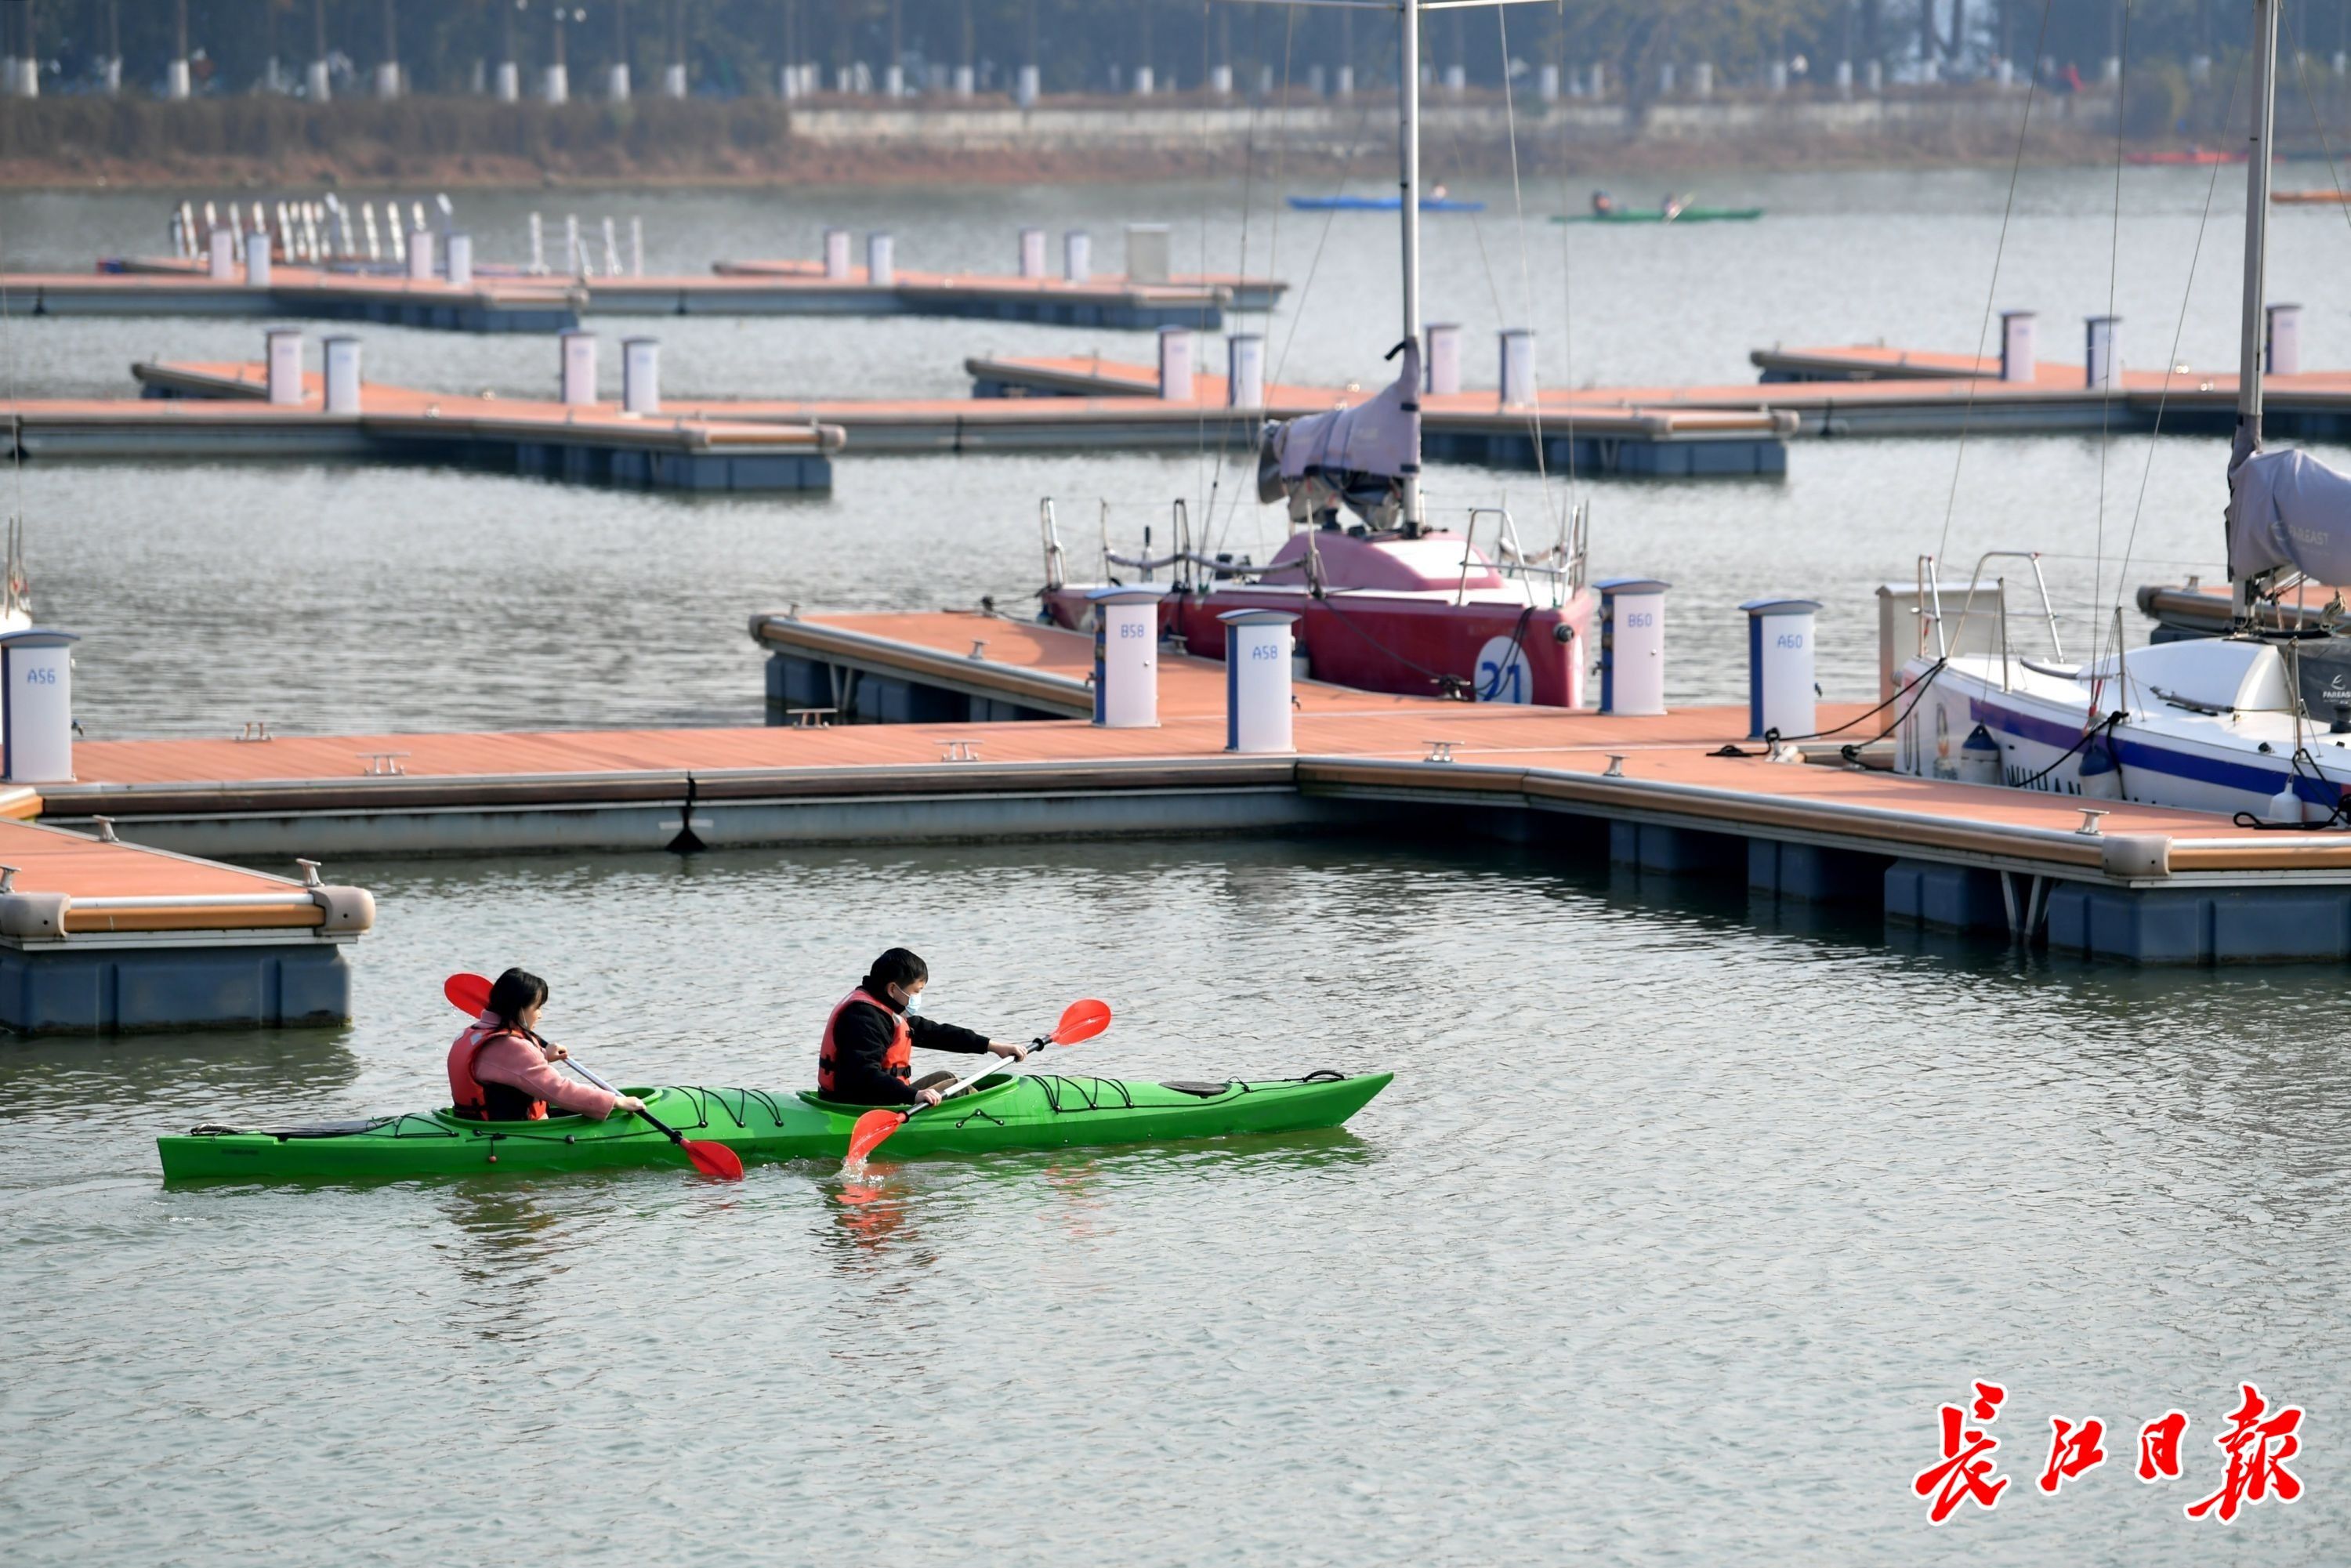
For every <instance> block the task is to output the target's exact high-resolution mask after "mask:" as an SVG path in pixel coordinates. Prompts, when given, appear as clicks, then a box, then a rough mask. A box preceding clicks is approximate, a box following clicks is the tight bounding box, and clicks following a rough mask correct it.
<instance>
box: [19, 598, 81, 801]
mask: <svg viewBox="0 0 2351 1568" xmlns="http://www.w3.org/2000/svg"><path fill="white" fill-rule="evenodd" d="M80 641H81V638H80V636H79V635H78V634H77V633H75V632H58V631H55V630H52V629H50V628H47V627H43V626H33V627H28V628H26V630H25V631H22V632H6V633H5V634H0V692H5V694H6V697H5V701H0V746H5V748H6V767H5V768H0V779H6V780H7V781H8V782H9V783H11V784H64V783H69V782H71V780H72V779H73V776H74V773H73V653H72V649H73V645H74V644H75V643H78V642H80Z"/></svg>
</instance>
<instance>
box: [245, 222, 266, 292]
mask: <svg viewBox="0 0 2351 1568" xmlns="http://www.w3.org/2000/svg"><path fill="white" fill-rule="evenodd" d="M245 281H246V287H249V288H266V287H269V236H268V235H266V234H263V233H261V232H260V231H258V230H256V231H255V232H254V233H252V234H249V235H246V236H245Z"/></svg>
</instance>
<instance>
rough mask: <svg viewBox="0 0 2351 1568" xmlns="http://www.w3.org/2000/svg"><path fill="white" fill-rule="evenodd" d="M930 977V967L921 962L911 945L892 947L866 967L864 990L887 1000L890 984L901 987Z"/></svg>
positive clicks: (921, 958)
mask: <svg viewBox="0 0 2351 1568" xmlns="http://www.w3.org/2000/svg"><path fill="white" fill-rule="evenodd" d="M930 977H931V967H930V966H929V965H928V964H925V963H924V962H923V956H922V955H921V954H919V953H917V952H915V951H914V949H913V948H911V947H893V948H891V949H890V950H889V951H888V952H887V953H884V954H883V955H882V956H880V957H879V958H876V959H874V960H873V962H872V966H871V967H868V968H867V969H866V971H865V984H864V990H865V992H866V994H867V995H869V996H875V997H880V998H882V999H883V1001H887V1000H889V999H890V988H891V987H892V986H897V987H900V988H904V987H907V986H911V985H913V984H914V982H915V981H916V980H925V981H927V980H928V979H929V978H930Z"/></svg>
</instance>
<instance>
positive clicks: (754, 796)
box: [43, 613, 2351, 962]
mask: <svg viewBox="0 0 2351 1568" xmlns="http://www.w3.org/2000/svg"><path fill="white" fill-rule="evenodd" d="M779 623H781V624H782V625H783V626H784V627H785V628H786V631H785V633H784V636H783V640H782V641H778V638H777V636H776V635H775V630H776V628H777V626H778V624H779ZM755 633H756V634H757V635H758V637H759V641H760V642H761V643H762V645H763V646H768V647H769V648H771V649H777V650H779V651H789V652H791V653H794V655H795V656H801V655H806V654H809V653H817V654H820V655H821V654H824V653H828V652H831V653H845V654H847V655H850V656H853V657H854V658H855V659H857V660H859V661H862V663H863V664H865V665H866V666H867V667H869V668H872V669H875V670H878V671H882V672H884V673H885V674H887V675H888V676H889V677H890V678H893V679H898V680H903V681H905V682H907V683H909V684H913V685H919V684H922V683H925V682H928V681H932V680H934V679H936V678H938V677H939V676H940V675H941V674H942V672H945V671H949V670H956V671H971V672H982V673H984V675H985V678H987V679H990V680H993V679H999V678H1000V679H1003V680H1007V681H1019V680H1028V681H1032V682H1037V681H1041V682H1048V683H1053V684H1054V685H1057V686H1058V687H1060V688H1063V692H1062V695H1066V688H1067V687H1068V686H1069V685H1070V684H1071V682H1072V681H1073V680H1074V681H1077V682H1078V683H1079V685H1081V686H1082V679H1081V676H1080V674H1079V672H1080V671H1081V669H1082V668H1083V667H1084V666H1085V665H1086V664H1089V663H1090V661H1091V652H1090V649H1091V639H1089V638H1086V637H1083V636H1080V635H1077V634H1075V633H1071V632H1061V631H1059V630H1057V629H1054V628H1050V627H1042V626H1037V625H1033V624H1029V623H1027V622H1013V621H1008V620H1005V619H1002V618H998V617H994V616H986V615H979V614H958V613H936V614H909V615H898V616H889V617H878V618H877V617H862V616H807V615H803V616H799V617H790V616H785V617H774V616H769V617H762V618H760V620H759V622H755ZM975 643H977V644H979V646H978V647H977V649H975V648H974V644H975ZM1222 685H1223V683H1222V680H1221V672H1220V671H1219V669H1218V668H1217V665H1216V664H1214V662H1213V661H1204V660H1194V659H1189V658H1186V657H1183V656H1180V655H1171V656H1170V657H1168V658H1167V659H1166V660H1165V664H1164V665H1163V668H1162V686H1161V705H1162V706H1161V711H1162V722H1161V723H1160V724H1159V725H1158V726H1157V727H1153V728H1145V729H1102V728H1097V727H1093V726H1092V725H1091V724H1089V723H1085V722H1082V721H1078V720H1071V719H1067V718H1061V719H1055V718H1045V719H1041V720H1040V719H1036V718H1029V719H1025V720H1019V721H1012V720H1005V721H1000V722H983V723H961V722H956V721H955V720H953V719H951V718H950V719H929V720H925V722H919V723H910V724H863V725H843V726H834V727H796V726H795V727H765V728H758V729H703V730H643V731H617V732H588V733H547V734H524V735H472V736H468V735H413V736H401V735H387V736H341V737H290V736H281V737H277V738H274V739H271V740H268V741H266V742H244V741H235V740H228V739H220V740H204V739H187V740H153V741H113V742H101V743H93V744H88V745H85V746H83V747H80V748H79V749H78V765H79V768H80V772H81V778H80V779H78V781H77V782H76V783H74V784H71V785H63V786H57V787H53V788H50V789H45V790H44V791H43V797H44V807H45V811H46V813H47V817H48V818H49V820H51V821H60V822H72V821H88V820H89V818H90V817H91V816H93V815H96V814H104V815H107V816H109V817H111V818H113V819H115V820H116V821H119V822H120V824H121V825H122V831H124V832H125V833H126V834H127V835H129V836H131V837H133V838H137V839H141V840H143V841H152V842H157V843H170V844H174V845H178V846H180V847H183V848H191V849H204V850H208V851H210V852H215V853H221V852H236V853H245V854H255V853H262V852H279V853H283V852H291V851H293V850H297V849H308V850H313V851H317V850H332V851H333V852H337V853H356V852H371V853H482V852H494V851H512V850H517V849H565V850H580V849H589V848H604V849H639V850H657V849H664V848H668V849H684V850H691V849H695V848H704V847H708V848H719V847H725V846H728V845H750V844H769V845H772V844H793V843H820V842H822V843H860V844H875V843H909V842H920V841H943V840H971V839H1023V838H1050V839H1056V840H1067V839H1073V838H1082V837H1087V836H1102V835H1109V834H1144V835H1165V834H1169V833H1188V834H1214V833H1236V832H1243V833H1248V832H1267V831H1280V832H1287V831H1301V830H1309V831H1311V830H1322V831H1329V830H1353V831H1374V832H1377V833H1380V834H1383V835H1385V836H1388V837H1394V836H1395V835H1397V834H1420V835H1428V834H1434V835H1436V836H1438V837H1440V838H1458V837H1461V836H1463V835H1468V836H1473V837H1485V836H1499V837H1503V838H1515V839H1521V840H1523V839H1526V838H1528V837H1529V835H1530V834H1534V835H1537V836H1541V833H1542V831H1543V830H1545V829H1546V828H1548V829H1550V830H1553V831H1556V832H1557V833H1560V834H1563V835H1565V839H1566V840H1567V841H1574V842H1588V843H1589V845H1590V846H1591V847H1592V849H1593V852H1599V853H1603V854H1604V855H1605V857H1606V858H1607V859H1608V860H1610V861H1611V862H1614V863H1616V864H1618V865H1620V866H1623V867H1625V868H1626V869H1627V870H1628V871H1629V872H1631V873H1635V874H1636V875H1637V874H1648V873H1689V874H1701V875H1713V876H1728V877H1731V878H1734V879H1737V878H1743V879H1745V882H1744V885H1746V886H1747V887H1748V888H1749V889H1750V891H1752V892H1755V893H1759V894H1768V895H1771V896H1773V897H1785V898H1799V899H1805V900H1812V901H1822V902H1838V903H1850V904H1863V905H1869V906H1874V907H1876V908H1878V909H1880V910H1882V911H1883V913H1884V915H1885V916H1886V919H1887V920H1888V921H1890V922H1893V923H1895V924H1907V925H1939V926H1949V927H1955V928H1959V929H1969V930H1984V931H1990V932H1992V933H1995V934H2004V935H2006V936H2009V937H2011V939H2016V940H2026V941H2032V940H2041V939H2045V940H2046V941H2047V942H2048V943H2049V944H2050V946H2053V948H2056V949H2059V950H2064V951H2074V952H2079V953H2082V954H2085V955H2088V956H2109V957H2122V958H2127V959H2132V960H2135V961H2141V962H2222V961H2235V960H2242V959H2276V958H2283V957H2293V958H2304V959H2326V960H2339V959H2342V958H2344V957H2346V956H2351V937H2346V933H2351V835H2345V834H2339V833H2336V834H2330V833H2323V832H2309V833H2300V834H2296V833H2245V832H2241V831H2238V830H2237V829H2236V828H2234V827H2233V826H2232V825H2231V823H2230V822H2229V821H2228V820H2227V819H2225V818H2221V817H2217V816H2212V815H2208V814H2205V813H2200V812H2192V811H2181V810H2166V809H2161V808H2155V807H2146V806H2137V805H2132V804H2128V803H2126V802H2119V801H2116V802H2098V803H2096V804H2095V805H2093V806H2087V807H2085V805H2084V804H2083V803H2082V802H2080V801H2079V800H2074V799H2072V798H2069V797H2064V796H2055V795H2047V794H2041V793H2037V792H2031V791H2023V790H2015V789H2001V788H1997V787H1986V786H1975V785H1966V784H1957V783H1948V782H1938V781H1935V780H1930V779H1911V778H1902V777H1896V776H1894V775H1891V774H1887V773H1883V772H1878V771H1873V770H1871V769H1868V768H1861V767H1856V766H1854V765H1851V764H1849V763H1845V762H1844V761H1843V760H1842V759H1841V758H1839V757H1838V752H1837V745H1836V743H1837V741H1838V740H1839V739H1841V738H1844V736H1830V737H1823V739H1822V740H1821V741H1819V742H1818V743H1817V744H1816V745H1813V746H1812V747H1810V748H1809V756H1810V758H1812V760H1811V761H1810V762H1794V761H1774V760H1771V759H1770V758H1766V757H1764V756H1761V755H1759V753H1760V752H1761V749H1762V748H1761V746H1760V745H1759V744H1757V743H1754V742H1751V741H1748V740H1746V739H1745V737H1744V732H1745V729H1746V723H1747V719H1746V713H1745V710H1744V709H1730V708H1719V709H1698V710H1686V711H1681V712H1677V713H1673V714H1670V715H1667V716H1662V717H1656V718H1635V717H1626V716H1610V715H1602V714H1596V713H1592V712H1585V711H1574V712H1571V711H1566V710H1560V709H1541V708H1530V707H1516V706H1506V705H1471V704H1464V703H1458V702H1448V701H1443V700H1439V699H1434V698H1422V697H1405V696H1391V695H1373V694H1365V693H1359V692H1350V691H1346V690H1343V689H1341V688H1333V687H1322V686H1314V685H1301V687H1300V688H1299V689H1298V693H1297V695H1298V708H1297V713H1296V716H1295V719H1294V727H1295V733H1296V744H1297V751H1296V753H1295V754H1294V755H1281V756H1265V755H1237V754H1233V753H1230V752H1227V751H1226V750H1224V749H1223V747H1224V740H1225V722H1224V715H1223V712H1222V708H1221V703H1222ZM1865 711H1866V710H1865V709H1864V708H1863V707H1862V706H1860V705H1831V706H1826V707H1824V708H1823V712H1822V716H1821V722H1822V724H1823V726H1824V727H1829V728H1834V727H1838V726H1840V725H1844V724H1847V723H1850V722H1852V721H1855V720H1860V721H1861V722H1860V724H1859V727H1857V728H1855V729H1853V730H1850V731H1848V732H1846V733H1847V734H1848V735H1850V736H1851V737H1853V738H1856V739H1863V740H1866V739H1868V738H1870V737H1871V736H1872V735H1873V734H1874V725H1875V724H1876V722H1877V721H1875V720H1871V719H1867V718H1865V717H1864V716H1865ZM1823 761H1826V762H1828V763H1830V765H1828V766H1822V765H1820V764H1821V763H1822V762H1823ZM1595 834H1596V835H1597V837H1593V835H1595Z"/></svg>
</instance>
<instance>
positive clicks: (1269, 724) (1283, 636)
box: [1217, 610, 1298, 753]
mask: <svg viewBox="0 0 2351 1568" xmlns="http://www.w3.org/2000/svg"><path fill="white" fill-rule="evenodd" d="M1217 620H1219V621H1221V622H1224V623H1225V749H1226V750H1227V751H1238V752H1265V753H1282V752H1290V751H1294V750H1296V749H1297V747H1295V746H1294V745H1293V744H1292V743H1291V738H1290V656H1291V652H1292V650H1291V643H1290V636H1291V633H1290V628H1291V627H1292V626H1293V625H1295V624H1296V623H1297V621H1298V617H1297V615H1296V614H1295V613H1293V612H1290V611H1287V610H1228V611H1226V612H1224V613H1223V614H1221V615H1219V616H1217Z"/></svg>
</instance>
